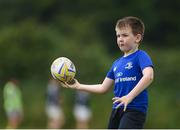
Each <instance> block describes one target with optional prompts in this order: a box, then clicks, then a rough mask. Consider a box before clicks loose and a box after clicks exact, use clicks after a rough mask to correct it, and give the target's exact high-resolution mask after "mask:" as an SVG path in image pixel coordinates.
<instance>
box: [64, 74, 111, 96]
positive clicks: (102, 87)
mask: <svg viewBox="0 0 180 130" xmlns="http://www.w3.org/2000/svg"><path fill="white" fill-rule="evenodd" d="M65 84H66V87H69V88H75V89H78V90H83V91H87V92H93V93H105V92H107V91H108V90H109V89H110V88H111V87H112V85H113V84H114V80H112V79H110V78H107V77H106V78H105V79H104V81H103V83H102V84H94V85H87V84H80V83H79V82H78V81H77V80H75V83H74V84H72V85H70V84H67V83H65Z"/></svg>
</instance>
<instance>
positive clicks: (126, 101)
mask: <svg viewBox="0 0 180 130" xmlns="http://www.w3.org/2000/svg"><path fill="white" fill-rule="evenodd" d="M112 100H113V101H114V102H113V104H115V103H118V102H119V104H118V105H117V107H116V108H119V107H120V106H122V105H124V111H126V108H127V105H128V104H129V103H130V102H131V101H132V99H131V98H130V97H128V96H127V95H126V96H123V97H121V98H120V97H114V98H112Z"/></svg>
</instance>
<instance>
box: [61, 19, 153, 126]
mask: <svg viewBox="0 0 180 130" xmlns="http://www.w3.org/2000/svg"><path fill="white" fill-rule="evenodd" d="M115 31H116V36H117V44H118V46H119V48H120V50H121V51H122V52H123V53H124V56H122V57H120V58H118V59H117V60H116V61H115V62H114V63H113V65H112V67H111V68H110V70H109V72H108V73H107V76H106V78H105V79H104V81H103V82H102V84H95V85H85V84H80V83H79V82H78V81H77V80H75V83H74V84H68V83H61V84H62V85H63V86H64V87H69V88H75V89H78V90H83V91H88V92H94V93H105V92H107V91H108V90H109V89H110V87H111V86H113V84H114V96H115V97H114V98H113V99H112V100H113V107H112V113H111V116H110V120H109V125H108V128H109V129H125V128H133V129H140V128H143V125H144V123H145V119H146V112H147V107H148V94H147V90H146V88H147V87H148V86H149V85H150V84H151V82H152V81H153V64H152V61H151V59H150V57H149V56H148V54H147V53H146V52H145V51H142V50H138V47H139V45H140V42H141V41H142V39H143V36H144V24H143V22H142V21H141V20H140V19H139V18H136V17H125V18H122V19H120V20H118V21H117V24H116V27H115Z"/></svg>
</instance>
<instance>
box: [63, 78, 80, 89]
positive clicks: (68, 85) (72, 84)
mask: <svg viewBox="0 0 180 130" xmlns="http://www.w3.org/2000/svg"><path fill="white" fill-rule="evenodd" d="M60 85H61V86H62V87H64V88H73V89H78V87H79V86H80V83H79V82H78V81H77V79H73V80H71V82H68V83H67V82H62V81H60Z"/></svg>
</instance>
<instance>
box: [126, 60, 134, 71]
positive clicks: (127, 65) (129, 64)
mask: <svg viewBox="0 0 180 130" xmlns="http://www.w3.org/2000/svg"><path fill="white" fill-rule="evenodd" d="M132 67H133V66H132V62H128V63H127V64H126V65H125V69H128V70H129V69H131V68H132Z"/></svg>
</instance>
